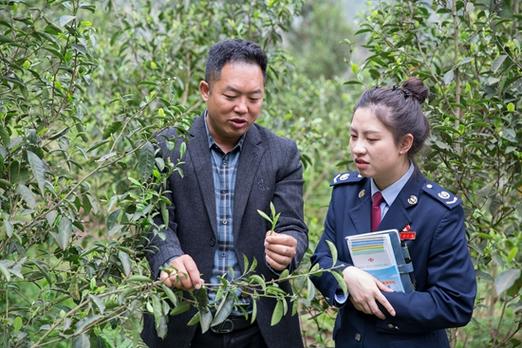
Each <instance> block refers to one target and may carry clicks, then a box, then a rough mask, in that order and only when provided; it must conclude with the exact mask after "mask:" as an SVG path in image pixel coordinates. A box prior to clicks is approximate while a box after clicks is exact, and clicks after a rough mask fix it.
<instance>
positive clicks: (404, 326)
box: [312, 169, 476, 348]
mask: <svg viewBox="0 0 522 348" xmlns="http://www.w3.org/2000/svg"><path fill="white" fill-rule="evenodd" d="M332 186H333V192H332V198H331V201H330V206H329V209H328V215H327V217H326V221H325V229H324V234H323V236H322V238H321V240H320V241H319V244H318V245H317V249H316V250H315V253H314V255H313V256H312V264H315V263H319V264H320V265H321V267H322V268H327V267H331V265H332V258H331V256H330V252H329V249H328V245H327V244H326V240H330V241H332V242H333V243H334V244H335V246H336V247H337V249H338V254H339V258H338V261H337V262H338V264H339V265H344V266H349V265H351V264H352V260H351V257H350V254H349V251H348V247H347V244H346V242H345V239H344V238H345V237H346V236H348V235H353V234H358V233H366V232H370V211H371V197H370V195H371V189H370V179H367V178H363V177H361V176H360V175H359V174H358V173H356V172H355V173H345V174H339V175H337V176H336V177H335V178H334V181H333V182H332ZM461 203H462V202H461V200H460V199H458V198H457V197H456V196H454V195H453V194H451V193H448V192H447V191H445V190H444V189H442V188H441V187H440V186H438V185H437V184H435V183H433V182H430V181H427V180H426V178H425V177H424V176H423V175H422V174H421V173H420V172H419V171H418V170H417V169H415V171H414V172H413V174H412V176H411V178H410V179H409V180H408V182H407V183H406V185H405V186H404V187H403V189H402V190H401V192H400V193H399V195H398V196H397V198H396V200H395V201H394V202H393V204H392V205H391V206H390V208H389V210H388V212H387V213H386V215H385V216H384V218H383V220H382V221H381V224H380V225H379V227H378V230H386V229H397V230H399V231H401V230H402V229H403V228H404V227H405V226H406V225H408V224H409V225H410V226H411V231H415V232H416V238H415V240H411V241H407V242H406V244H408V248H409V251H410V255H411V258H412V262H413V267H414V274H415V280H416V290H415V291H413V292H410V293H399V292H391V293H386V292H384V293H383V294H384V296H385V297H386V298H387V299H388V301H389V302H390V304H391V305H392V306H393V308H394V309H395V311H396V316H395V317H392V316H390V315H387V318H386V319H385V320H381V319H379V318H377V317H376V316H374V315H367V314H364V313H362V312H360V311H358V310H356V309H355V307H354V306H353V305H352V303H351V302H350V300H349V299H348V300H347V301H346V303H345V304H344V305H343V306H341V308H340V311H339V314H338V317H337V320H336V322H335V328H334V332H333V336H334V340H335V342H336V347H342V348H345V347H346V348H347V347H367V348H368V347H370V348H373V347H379V348H381V347H401V348H405V347H408V348H415V347H422V348H430V347H433V348H440V347H449V343H448V338H447V336H446V333H445V331H444V329H445V328H450V327H457V326H463V325H466V324H467V323H468V322H469V320H470V319H471V314H472V312H473V302H474V299H475V294H476V281H475V272H474V269H473V265H472V263H471V259H470V256H469V252H468V247H467V242H466V233H465V228H464V211H463V209H462V206H461ZM341 269H343V267H341ZM313 282H314V284H315V286H316V287H317V288H318V289H319V290H320V291H321V293H322V294H323V295H324V296H325V298H326V299H327V300H328V301H329V303H330V304H332V305H336V301H335V300H334V299H335V297H334V296H335V293H336V292H340V291H341V290H340V288H339V287H338V285H337V282H336V280H335V278H334V277H333V276H332V275H331V274H329V273H326V272H325V273H323V275H322V276H320V277H316V278H314V279H313ZM381 310H382V311H383V313H385V314H387V312H386V310H384V309H383V307H381Z"/></svg>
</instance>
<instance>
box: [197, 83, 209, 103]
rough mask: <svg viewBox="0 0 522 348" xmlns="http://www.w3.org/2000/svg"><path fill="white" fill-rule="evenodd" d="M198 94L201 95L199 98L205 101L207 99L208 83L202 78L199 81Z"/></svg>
mask: <svg viewBox="0 0 522 348" xmlns="http://www.w3.org/2000/svg"><path fill="white" fill-rule="evenodd" d="M199 94H200V95H201V98H202V99H203V100H204V101H205V102H206V101H208V97H209V95H210V85H209V84H208V82H207V81H205V80H202V81H201V82H200V83H199Z"/></svg>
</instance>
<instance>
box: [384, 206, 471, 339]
mask: <svg viewBox="0 0 522 348" xmlns="http://www.w3.org/2000/svg"><path fill="white" fill-rule="evenodd" d="M434 233H435V234H434V237H433V240H432V243H431V250H430V255H429V261H428V267H427V279H428V285H427V288H426V290H425V291H413V292H410V293H398V292H393V293H383V294H384V296H386V298H387V299H388V301H389V302H390V304H391V305H392V306H393V308H394V309H395V311H396V316H395V317H388V318H387V319H386V320H384V321H379V322H378V324H377V326H378V328H380V329H382V330H385V331H389V330H391V331H394V332H397V333H401V332H402V333H419V332H425V331H429V330H436V329H444V328H450V327H457V326H463V325H466V324H467V323H468V322H469V321H470V320H471V315H472V312H473V303H474V300H475V295H476V291H477V288H476V281H475V271H474V269H473V264H472V263H471V259H470V256H469V252H468V247H467V242H466V237H465V235H466V234H465V228H464V212H463V209H462V207H461V206H460V205H459V206H457V207H455V208H453V209H451V210H448V212H447V213H446V215H445V216H444V217H443V218H442V219H441V221H440V222H439V224H438V226H437V228H436V231H435V232H434Z"/></svg>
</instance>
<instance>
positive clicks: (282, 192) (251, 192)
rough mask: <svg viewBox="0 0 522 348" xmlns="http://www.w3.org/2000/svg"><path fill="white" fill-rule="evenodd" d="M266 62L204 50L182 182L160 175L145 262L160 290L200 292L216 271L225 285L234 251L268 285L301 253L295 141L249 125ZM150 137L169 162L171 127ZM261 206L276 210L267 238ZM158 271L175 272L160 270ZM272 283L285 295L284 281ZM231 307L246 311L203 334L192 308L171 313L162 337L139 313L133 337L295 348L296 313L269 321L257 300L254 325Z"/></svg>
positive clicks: (241, 52) (226, 49) (228, 45)
mask: <svg viewBox="0 0 522 348" xmlns="http://www.w3.org/2000/svg"><path fill="white" fill-rule="evenodd" d="M266 66H267V58H266V55H265V53H264V52H263V51H262V50H261V48H260V47H259V46H258V45H256V44H254V43H252V42H247V41H242V40H227V41H223V42H220V43H218V44H216V45H215V46H213V47H212V48H211V49H210V51H209V56H208V61H207V66H206V73H205V80H204V81H201V83H200V85H199V91H200V94H201V97H202V98H203V100H204V101H205V102H206V104H207V110H206V111H205V112H204V113H203V115H202V116H200V117H198V118H196V119H195V120H194V123H193V125H192V128H191V129H190V132H189V139H188V143H187V151H186V155H185V157H184V159H183V161H184V164H183V177H181V176H180V175H178V174H173V175H172V176H171V177H170V178H169V179H168V182H167V189H168V190H169V191H170V194H169V197H168V198H169V199H170V201H171V203H172V205H171V206H170V208H169V220H170V222H169V225H168V228H167V230H166V238H165V240H161V239H160V238H158V237H155V238H154V239H153V244H154V246H155V247H156V249H157V252H155V253H154V254H151V255H150V257H149V262H150V265H151V269H152V274H153V275H154V276H159V278H160V279H161V280H162V281H163V282H164V283H165V284H166V285H167V286H169V287H175V288H178V289H183V290H193V289H199V288H200V287H201V286H202V285H203V280H202V275H203V276H204V277H205V279H207V280H210V282H211V283H217V282H218V278H219V277H220V276H222V275H224V274H226V276H227V277H228V279H233V278H235V277H237V276H238V275H240V274H241V273H242V271H243V266H244V265H243V261H242V260H243V257H242V255H246V256H247V257H248V258H249V260H252V259H253V258H255V259H256V260H257V261H258V266H257V272H258V273H259V274H262V275H263V276H264V277H265V278H266V279H272V278H274V277H277V276H278V273H279V272H281V271H282V270H284V269H287V268H288V269H289V270H290V271H292V270H293V269H295V268H296V267H297V265H298V263H299V261H300V260H301V259H302V257H303V255H304V252H305V250H306V248H307V243H308V239H307V228H306V225H305V224H304V222H303V200H302V185H303V180H302V167H301V164H300V159H299V152H298V150H297V147H296V145H295V143H294V142H292V141H289V140H287V139H283V138H280V137H277V136H276V135H274V134H273V133H271V132H270V131H268V130H266V129H265V128H263V127H261V126H259V125H257V124H255V123H254V122H255V121H256V119H257V117H258V116H259V115H260V113H261V107H262V104H263V98H264V92H265V89H264V84H265V78H266ZM158 140H159V144H160V148H161V150H162V155H163V156H164V158H169V159H170V160H172V161H173V163H176V161H177V159H178V156H179V150H178V146H175V147H174V149H172V146H170V147H169V146H167V142H169V141H171V142H177V144H178V145H179V140H178V139H177V137H176V132H175V130H173V129H167V130H166V131H164V132H162V133H161V134H160V135H159V136H158ZM169 148H170V149H171V150H169ZM270 202H273V203H274V205H275V207H276V210H277V211H278V212H280V213H281V216H280V219H279V223H278V225H277V227H276V232H277V233H275V234H274V233H268V232H269V231H267V229H268V227H267V224H266V222H265V221H264V220H263V219H262V218H261V217H260V216H259V214H258V213H257V210H258V209H260V210H263V211H265V212H266V211H268V210H269V208H268V207H269V205H270ZM165 265H169V266H171V268H173V269H175V270H176V272H174V273H170V274H169V273H167V272H165V271H162V270H161V269H162V266H165ZM281 287H282V288H283V289H284V290H285V291H287V292H290V291H291V289H290V285H289V284H288V283H286V284H282V285H281ZM210 297H211V299H210V300H212V294H211V296H210ZM239 306H243V308H246V310H247V311H248V309H250V308H252V303H251V300H250V299H249V298H245V299H242V303H239V304H237V307H236V310H235V311H234V312H233V313H232V315H231V317H230V318H229V320H228V321H227V322H226V324H227V325H218V326H216V327H212V328H211V330H209V331H207V332H206V333H204V334H203V333H202V332H201V329H200V328H199V326H187V322H188V320H189V319H190V318H191V317H192V316H193V315H194V313H195V310H192V311H189V312H186V313H183V314H180V315H177V316H173V317H171V318H170V319H169V324H168V334H167V337H165V339H163V340H161V339H160V338H158V337H157V335H156V332H155V329H154V323H153V320H152V319H151V318H150V317H149V316H145V320H144V330H143V333H142V337H143V338H144V341H145V342H146V343H147V344H148V345H149V346H151V347H176V348H178V347H182V348H183V347H192V348H194V347H196V348H198V347H213V348H218V347H232V348H247V347H248V348H255V347H259V348H261V347H268V348H278V347H284V348H288V347H292V348H294V347H302V346H303V344H302V339H301V335H300V330H299V322H298V318H297V317H296V316H291V315H290V314H288V315H286V316H285V317H284V318H283V319H282V320H281V322H280V323H279V324H278V325H276V326H271V325H270V320H271V315H272V312H273V310H274V307H275V301H273V300H272V299H268V298H262V299H260V300H259V301H258V302H257V317H256V321H255V323H254V324H253V325H252V324H250V318H245V316H244V315H241V312H240V311H239V310H238V308H239Z"/></svg>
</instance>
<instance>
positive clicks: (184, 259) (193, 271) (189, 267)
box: [160, 255, 203, 290]
mask: <svg viewBox="0 0 522 348" xmlns="http://www.w3.org/2000/svg"><path fill="white" fill-rule="evenodd" d="M169 267H170V268H172V269H173V271H172V272H170V275H169V273H167V272H165V271H161V273H160V280H161V281H162V282H163V283H164V284H165V285H166V286H168V287H169V288H171V287H175V288H178V289H181V290H192V289H199V288H201V286H202V285H203V279H201V277H200V276H199V270H198V266H196V263H195V262H194V259H192V257H191V256H189V255H181V256H179V257H176V258H175V259H173V260H171V261H170V264H169Z"/></svg>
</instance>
